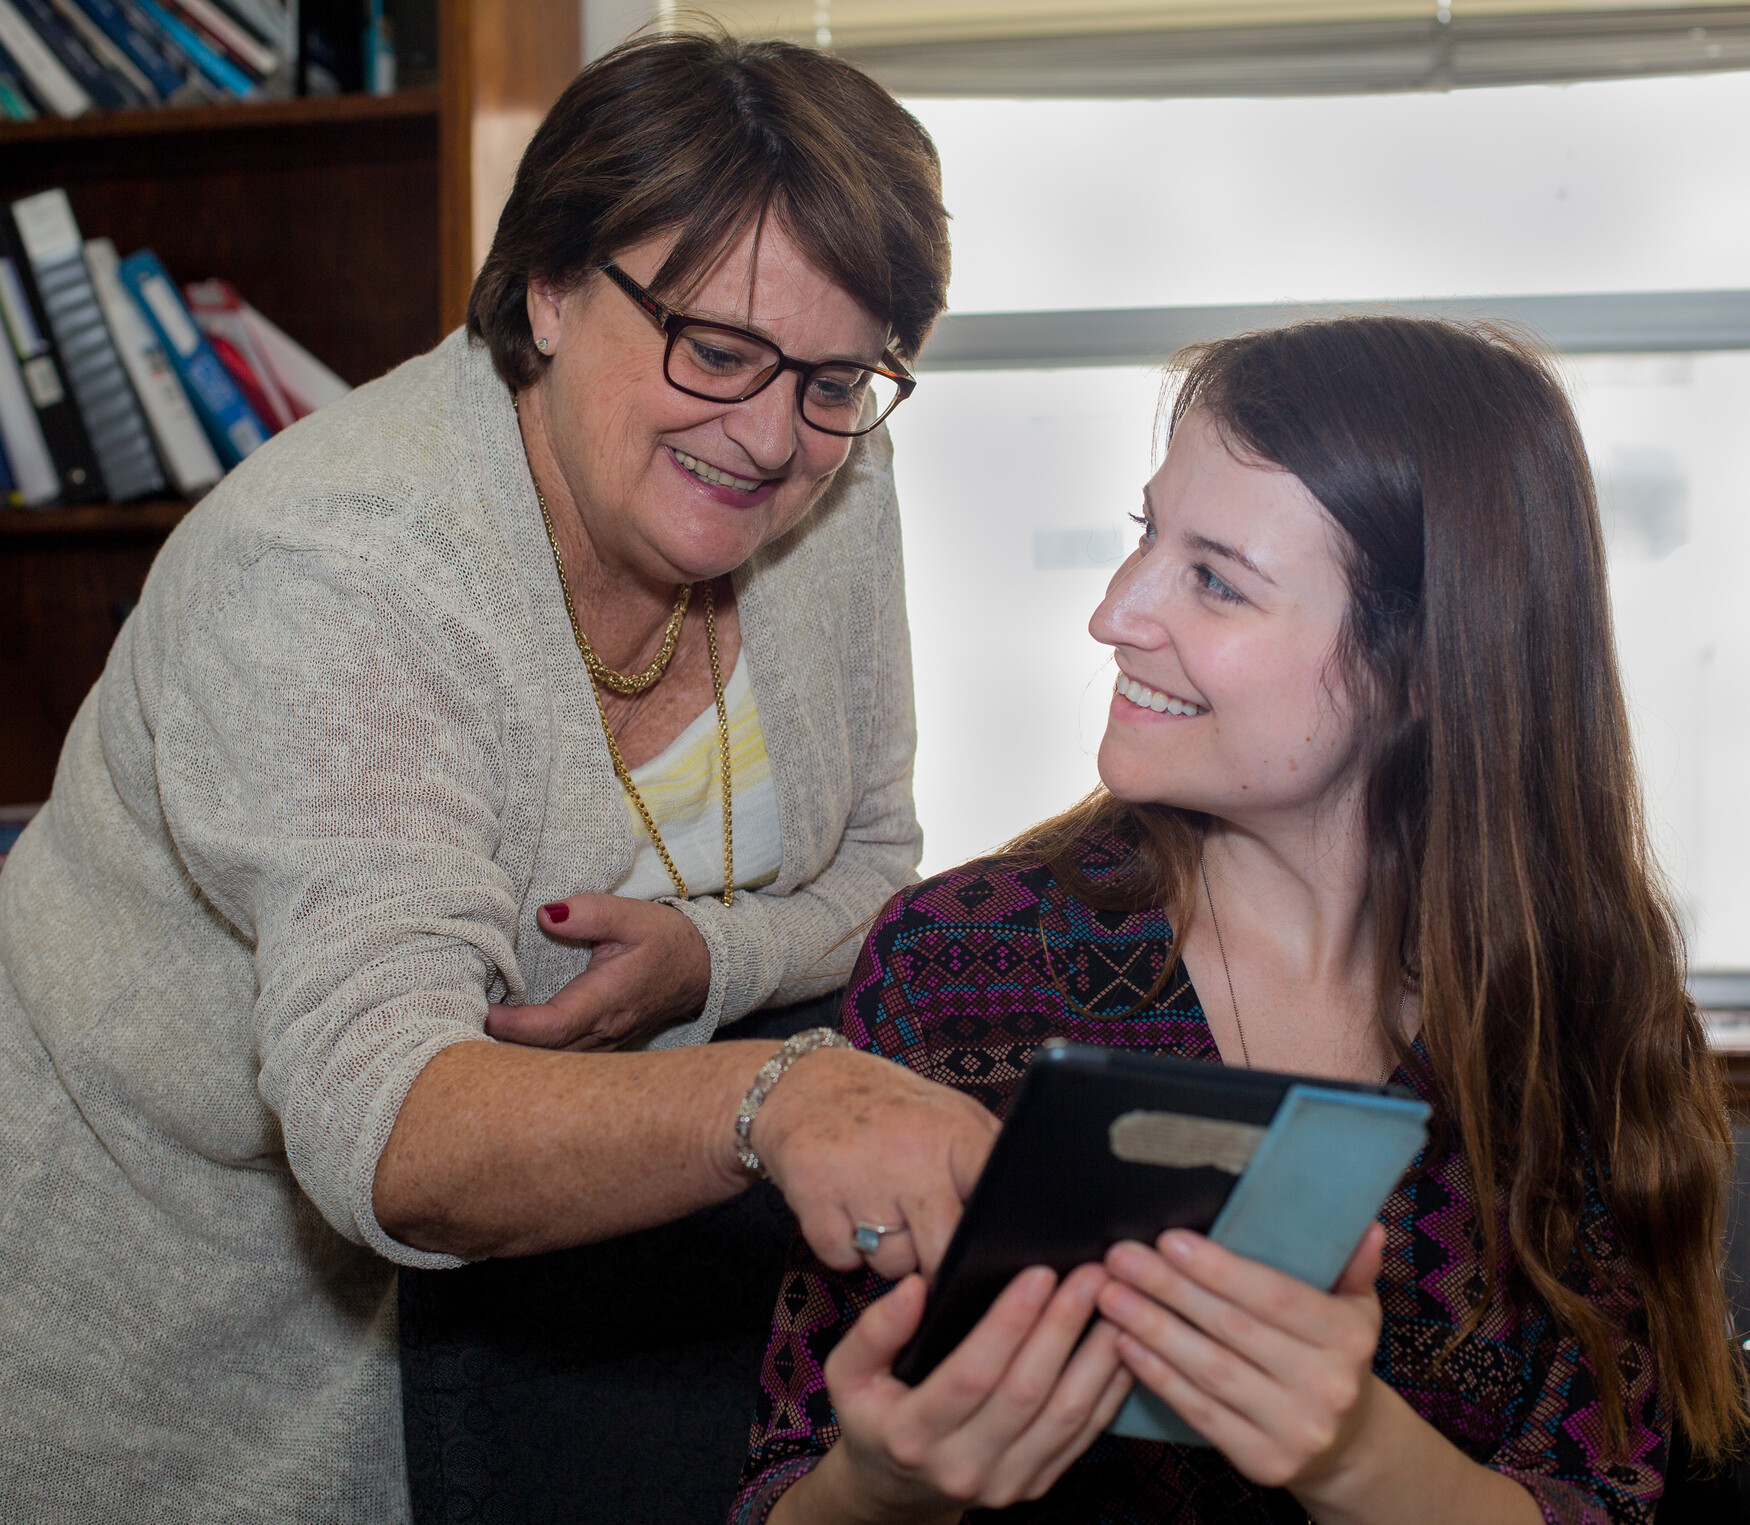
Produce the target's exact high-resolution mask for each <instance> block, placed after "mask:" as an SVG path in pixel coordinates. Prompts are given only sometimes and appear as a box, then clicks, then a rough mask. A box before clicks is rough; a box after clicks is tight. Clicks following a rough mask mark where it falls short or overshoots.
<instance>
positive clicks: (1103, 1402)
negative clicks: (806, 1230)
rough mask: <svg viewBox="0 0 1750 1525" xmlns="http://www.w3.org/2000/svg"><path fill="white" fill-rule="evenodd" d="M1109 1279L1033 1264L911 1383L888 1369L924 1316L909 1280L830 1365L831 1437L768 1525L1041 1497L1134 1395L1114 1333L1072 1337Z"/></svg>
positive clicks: (942, 1510) (919, 1288) (907, 1518)
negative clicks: (834, 1429)
mask: <svg viewBox="0 0 1750 1525" xmlns="http://www.w3.org/2000/svg"><path fill="white" fill-rule="evenodd" d="M1108 1280H1109V1277H1108V1274H1107V1272H1106V1271H1105V1269H1104V1268H1103V1267H1101V1266H1098V1265H1085V1266H1080V1267H1078V1268H1077V1269H1076V1270H1074V1271H1073V1272H1071V1273H1070V1274H1069V1276H1067V1277H1065V1278H1064V1280H1063V1283H1062V1285H1061V1286H1060V1285H1059V1284H1058V1282H1057V1278H1056V1277H1055V1276H1054V1275H1053V1274H1052V1273H1051V1272H1050V1271H1049V1270H1048V1269H1046V1268H1045V1267H1043V1266H1035V1267H1033V1268H1032V1269H1031V1270H1028V1271H1023V1272H1022V1273H1021V1274H1020V1275H1019V1276H1017V1277H1016V1278H1015V1279H1014V1280H1013V1281H1012V1282H1010V1283H1009V1285H1008V1287H1007V1288H1006V1289H1004V1291H1003V1294H1002V1295H1001V1296H1000V1297H999V1298H998V1299H997V1300H996V1302H994V1303H993V1304H992V1305H991V1308H990V1311H989V1312H988V1313H986V1314H985V1316H984V1317H983V1319H981V1320H980V1321H979V1323H978V1325H977V1326H976V1327H975V1328H974V1329H973V1331H972V1333H971V1334H969V1335H967V1337H966V1338H965V1339H964V1340H962V1341H961V1342H960V1345H959V1346H958V1347H957V1348H956V1349H955V1351H954V1353H953V1354H952V1355H950V1356H949V1357H948V1358H947V1360H945V1361H943V1362H942V1364H941V1365H940V1366H938V1367H937V1368H936V1369H935V1371H933V1372H931V1373H930V1375H929V1376H928V1377H927V1378H926V1379H925V1380H924V1381H923V1382H921V1383H920V1384H919V1385H918V1386H917V1387H915V1388H914V1387H907V1386H906V1385H905V1383H903V1382H901V1381H900V1380H899V1379H898V1378H897V1377H895V1376H894V1375H893V1373H892V1370H891V1368H892V1366H893V1362H894V1359H895V1357H897V1356H898V1354H899V1352H900V1351H901V1350H902V1349H903V1348H904V1346H905V1343H906V1341H907V1340H909V1339H910V1338H911V1336H912V1334H913V1333H914V1332H915V1331H916V1329H917V1327H918V1321H919V1320H920V1318H921V1317H922V1316H923V1308H924V1286H923V1281H922V1279H921V1278H919V1277H916V1276H912V1277H908V1278H906V1280H904V1281H903V1282H901V1283H900V1284H899V1285H898V1286H897V1287H895V1288H894V1289H893V1290H892V1291H891V1292H889V1293H888V1294H887V1296H885V1297H884V1298H882V1299H881V1300H880V1301H879V1302H877V1303H874V1304H873V1305H872V1306H871V1307H869V1308H868V1309H867V1310H866V1311H865V1312H864V1314H863V1316H862V1317H861V1318H859V1319H858V1320H857V1322H856V1323H855V1324H854V1325H853V1326H852V1327H851V1329H850V1330H849V1332H848V1333H847V1334H846V1335H845V1337H844V1338H843V1339H842V1340H841V1341H839V1343H838V1346H837V1347H836V1348H835V1349H834V1351H833V1353H832V1355H831V1356H829V1357H828V1358H827V1363H826V1385H827V1391H828V1392H829V1393H830V1394H831V1396H832V1401H833V1407H834V1410H835V1411H836V1413H837V1415H838V1420H839V1428H840V1439H839V1442H838V1444H837V1445H835V1446H834V1447H833V1449H832V1450H831V1451H830V1452H828V1453H827V1455H826V1456H825V1457H824V1458H823V1459H822V1461H821V1462H820V1465H819V1466H817V1467H816V1468H815V1469H814V1471H813V1472H811V1473H810V1474H808V1476H807V1477H805V1478H803V1479H801V1480H799V1481H798V1482H797V1483H796V1484H795V1485H794V1486H793V1487H792V1488H790V1489H789V1490H788V1491H787V1492H786V1493H785V1494H784V1496H783V1498H782V1499H781V1500H780V1501H779V1507H778V1509H777V1510H774V1511H773V1514H772V1525H827V1522H837V1521H847V1520H856V1521H859V1522H861V1521H892V1522H894V1525H914V1522H915V1525H924V1522H936V1521H943V1522H947V1521H953V1520H957V1519H958V1518H959V1517H960V1514H961V1512H962V1511H963V1510H966V1509H974V1508H977V1509H1002V1508H1005V1507H1007V1506H1008V1505H1010V1504H1014V1503H1018V1502H1020V1501H1022V1500H1025V1499H1036V1498H1038V1497H1040V1496H1041V1495H1042V1494H1044V1493H1045V1492H1046V1490H1047V1489H1049V1488H1050V1487H1051V1485H1052V1484H1053V1483H1055V1482H1056V1481H1057V1479H1058V1478H1059V1477H1060V1476H1061V1475H1062V1474H1063V1472H1064V1470H1065V1469H1066V1468H1067V1467H1068V1466H1069V1465H1070V1463H1071V1462H1073V1461H1074V1460H1075V1459H1076V1458H1077V1457H1078V1456H1080V1455H1081V1454H1082V1452H1084V1451H1085V1450H1087V1448H1088V1447H1089V1446H1090V1445H1092V1444H1093V1442H1094V1440H1095V1438H1096V1437H1097V1436H1098V1435H1099V1434H1100V1432H1101V1431H1102V1430H1103V1429H1105V1427H1106V1426H1107V1425H1108V1424H1110V1423H1111V1422H1112V1418H1113V1416H1114V1415H1115V1414H1116V1413H1117V1412H1118V1408H1119V1405H1120V1404H1122V1403H1123V1401H1124V1398H1125V1395H1126V1394H1127V1393H1128V1392H1129V1391H1130V1385H1131V1378H1130V1374H1129V1372H1128V1371H1127V1370H1126V1369H1125V1367H1124V1366H1123V1364H1122V1363H1121V1362H1120V1361H1119V1359H1118V1335H1117V1331H1116V1330H1115V1329H1113V1327H1112V1326H1111V1325H1110V1324H1108V1323H1106V1322H1105V1321H1104V1320H1100V1321H1098V1322H1096V1323H1095V1325H1094V1327H1093V1329H1092V1330H1091V1331H1089V1332H1088V1335H1087V1338H1086V1339H1085V1340H1084V1339H1082V1331H1083V1330H1084V1329H1086V1328H1087V1325H1088V1320H1089V1319H1090V1318H1092V1317H1093V1316H1094V1309H1095V1303H1096V1300H1097V1299H1098V1297H1099V1295H1100V1289H1101V1288H1102V1287H1104V1286H1105V1285H1106V1283H1107V1281H1108ZM1078 1341H1080V1344H1079V1345H1078V1343H1077V1342H1078Z"/></svg>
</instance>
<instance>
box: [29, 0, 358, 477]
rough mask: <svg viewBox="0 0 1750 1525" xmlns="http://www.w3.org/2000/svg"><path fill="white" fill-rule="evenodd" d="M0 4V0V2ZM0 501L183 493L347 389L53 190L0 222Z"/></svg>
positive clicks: (214, 293)
mask: <svg viewBox="0 0 1750 1525" xmlns="http://www.w3.org/2000/svg"><path fill="white" fill-rule="evenodd" d="M3 3H4V0H0V4H3ZM0 329H4V334H3V335H0V337H3V339H4V341H5V342H3V343H0V502H4V503H5V504H7V505H9V506H13V507H23V508H46V507H49V506H51V505H55V504H69V503H96V502H114V503H124V502H127V501H128V500H129V499H134V498H149V497H162V496H164V495H166V494H167V493H170V492H176V493H180V494H182V495H183V496H184V497H190V498H193V497H198V496H199V495H200V494H201V493H203V492H205V491H206V490H207V489H208V488H209V487H211V486H212V485H213V483H215V482H217V481H218V480H219V478H220V477H221V476H223V475H224V473H225V472H226V471H227V470H229V469H230V468H231V467H232V466H235V465H236V464H237V463H238V462H239V461H241V460H242V459H243V458H244V456H246V455H248V454H249V453H250V451H252V450H254V449H255V448H256V447H257V446H258V445H260V444H261V443H262V442H263V441H265V440H266V439H267V438H268V436H269V435H271V434H274V433H277V432H278V431H279V430H281V429H283V428H285V427H286V426H287V425H289V424H292V423H295V422H296V421H297V420H298V419H300V418H302V417H303V416H304V415H305V414H307V413H313V412H314V411H315V410H316V409H317V408H319V407H321V406H322V405H323V404H324V403H326V402H331V401H332V400H333V399H334V398H336V397H339V396H342V395H343V394H344V393H345V392H346V391H347V390H348V388H347V385H346V383H345V382H344V381H342V380H341V379H340V378H339V377H338V376H336V375H335V374H334V372H333V371H331V370H329V369H328V367H327V366H325V365H323V364H322V362H321V361H319V360H318V359H316V357H315V356H314V355H312V354H311V353H310V352H309V351H308V350H306V349H304V348H303V347H302V346H301V345H299V344H298V343H296V342H295V341H294V340H292V339H291V338H289V337H288V336H287V335H286V334H285V333H284V332H282V331H281V330H280V329H279V328H277V327H275V325H274V324H272V323H270V322H269V321H268V320H267V319H266V318H264V317H263V316H262V315H261V314H260V313H259V312H257V311H256V310H255V309H254V308H253V307H251V306H250V305H249V304H248V303H247V302H245V301H244V300H243V299H242V298H241V297H239V296H238V294H237V292H236V291H235V290H234V289H233V288H232V287H231V286H229V285H228V284H227V283H226V282H224V281H198V282H196V283H195V284H193V285H191V286H189V287H187V288H186V289H179V288H178V287H177V285H176V283H175V282H174V281H172V280H171V278H170V276H169V274H168V273H167V272H166V271H165V269H164V267H163V265H161V264H160V263H159V262H158V257H157V255H155V254H153V253H152V251H151V250H150V249H141V250H140V251H138V252H137V253H134V254H130V255H129V256H128V257H127V258H126V259H122V258H121V257H120V255H119V254H118V252H117V250H116V247H115V245H114V244H112V243H111V242H110V241H109V240H108V239H107V238H93V239H90V240H86V239H84V238H82V237H81V235H80V232H79V225H78V223H77V222H76V221H75V220H74V217H73V208H72V206H71V205H70V204H69V203H68V200H67V195H66V192H64V191H59V190H54V191H44V192H42V193H41V194H40V195H36V196H27V197H25V198H24V199H23V200H21V201H15V202H13V203H12V204H11V206H10V207H8V208H7V209H6V212H5V215H4V216H3V217H0Z"/></svg>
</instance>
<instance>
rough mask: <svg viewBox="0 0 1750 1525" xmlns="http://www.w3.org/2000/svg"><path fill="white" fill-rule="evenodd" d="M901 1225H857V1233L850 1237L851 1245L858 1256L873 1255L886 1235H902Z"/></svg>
mask: <svg viewBox="0 0 1750 1525" xmlns="http://www.w3.org/2000/svg"><path fill="white" fill-rule="evenodd" d="M904 1232H905V1225H904V1224H903V1223H893V1224H888V1223H859V1224H858V1225H857V1231H856V1232H855V1233H854V1234H852V1235H851V1243H852V1245H853V1246H855V1248H856V1251H857V1253H858V1254H859V1255H873V1254H874V1253H875V1252H876V1251H877V1250H878V1249H880V1248H881V1240H882V1237H883V1236H884V1235H887V1234H903V1233H904Z"/></svg>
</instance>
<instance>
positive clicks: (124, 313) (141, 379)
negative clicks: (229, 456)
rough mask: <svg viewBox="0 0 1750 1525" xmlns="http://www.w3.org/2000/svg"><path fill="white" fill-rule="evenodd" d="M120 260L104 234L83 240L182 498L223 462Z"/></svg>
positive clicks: (214, 475)
mask: <svg viewBox="0 0 1750 1525" xmlns="http://www.w3.org/2000/svg"><path fill="white" fill-rule="evenodd" d="M120 266H121V257H120V256H119V255H118V254H117V253H116V250H115V245H114V244H112V243H111V242H110V241H109V240H108V239H107V238H93V239H88V240H87V241H86V244H85V267H86V269H88V270H89V271H90V272H91V284H92V287H93V288H94V289H95V290H96V292H97V301H98V305H99V306H101V307H102V308H103V316H104V319H105V321H106V322H107V323H108V324H109V331H110V334H111V336H112V337H113V338H114V339H115V347H116V352H117V353H118V354H119V355H120V356H121V359H122V364H123V366H125V367H126V368H127V373H128V378H129V380H131V381H132V382H133V384H134V392H135V394H136V395H137V396H138V397H139V399H140V406H141V408H142V410H143V411H144V412H145V415H146V422H147V423H149V424H150V425H151V426H152V437H153V439H154V440H155V441H156V442H157V445H158V457H159V459H160V460H161V461H163V463H164V468H165V470H166V471H167V472H168V473H169V476H170V480H171V482H172V484H173V485H174V486H175V488H176V490H177V491H178V492H180V493H181V494H182V495H183V496H184V497H187V498H195V497H199V496H200V494H201V493H203V492H205V491H206V490H207V489H208V488H209V487H211V486H212V485H213V483H215V482H217V481H218V480H219V478H220V477H222V476H223V475H224V474H225V468H224V467H223V466H221V465H220V464H219V458H218V456H216V455H215V454H214V453H213V447H212V446H211V445H210V444H209V443H208V442H207V436H206V433H205V432H204V431H203V430H202V428H201V422H200V419H198V418H197V417H196V416H195V411H194V407H193V405H192V404H191V403H190V402H189V400H188V393H186V392H185V391H183V389H182V383H181V382H180V381H178V380H177V379H176V371H175V368H174V367H173V366H172V365H171V364H170V359H169V357H168V356H167V355H166V354H165V353H164V346H163V345H162V344H160V343H159V342H158V336H157V334H155V333H154V332H153V331H152V325H151V324H150V323H148V322H147V321H146V315H145V314H144V313H143V312H141V311H140V309H139V307H138V305H137V304H136V303H135V301H134V299H133V297H131V296H130V295H129V294H128V291H127V288H126V287H125V286H123V285H122V278H121V274H120Z"/></svg>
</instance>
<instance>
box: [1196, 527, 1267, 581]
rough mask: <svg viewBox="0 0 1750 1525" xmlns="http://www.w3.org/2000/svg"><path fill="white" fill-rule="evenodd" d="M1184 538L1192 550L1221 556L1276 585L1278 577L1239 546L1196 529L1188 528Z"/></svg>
mask: <svg viewBox="0 0 1750 1525" xmlns="http://www.w3.org/2000/svg"><path fill="white" fill-rule="evenodd" d="M1183 539H1184V542H1185V544H1186V546H1187V547H1189V548H1190V549H1191V550H1193V551H1202V552H1203V553H1204V554H1205V555H1208V556H1220V557H1221V558H1222V559H1223V560H1226V561H1231V562H1233V563H1234V565H1235V566H1241V567H1244V568H1245V569H1246V570H1247V571H1248V572H1250V573H1252V574H1253V576H1255V577H1261V578H1263V579H1264V581H1265V582H1267V583H1269V584H1270V586H1271V587H1272V588H1274V587H1275V586H1276V579H1275V578H1274V577H1272V576H1271V575H1270V574H1269V573H1268V572H1266V571H1265V570H1264V569H1263V568H1262V567H1261V566H1259V565H1258V563H1257V562H1255V561H1253V560H1252V558H1251V557H1250V556H1248V555H1247V554H1246V553H1245V552H1244V551H1242V550H1240V549H1239V547H1238V546H1232V545H1228V544H1226V543H1225V542H1224V541H1220V540H1211V539H1210V538H1209V536H1207V535H1199V534H1198V533H1197V532H1196V531H1194V530H1187V531H1186V532H1185V534H1184V536H1183Z"/></svg>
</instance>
